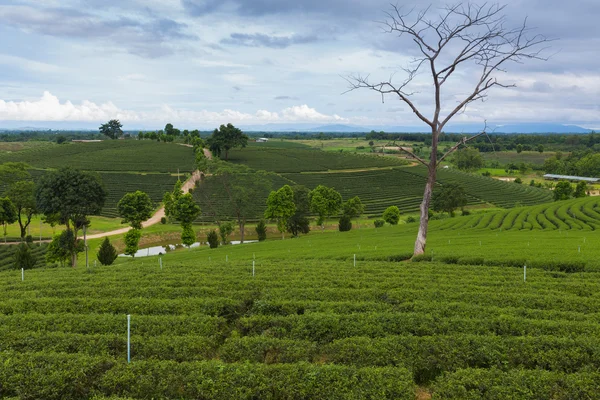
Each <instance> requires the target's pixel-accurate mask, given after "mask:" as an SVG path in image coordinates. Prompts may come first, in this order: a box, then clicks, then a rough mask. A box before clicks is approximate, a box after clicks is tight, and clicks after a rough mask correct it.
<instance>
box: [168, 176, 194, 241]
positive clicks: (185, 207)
mask: <svg viewBox="0 0 600 400" xmlns="http://www.w3.org/2000/svg"><path fill="white" fill-rule="evenodd" d="M181 187H182V183H181V181H177V183H176V184H175V188H174V189H173V192H171V193H169V192H167V193H165V195H164V196H163V202H164V205H165V215H166V216H167V217H168V218H171V219H176V220H177V221H179V224H180V225H181V227H182V228H183V231H182V234H181V235H182V236H181V239H182V241H183V240H184V239H185V240H186V241H187V242H189V240H190V238H191V237H192V236H194V239H195V237H196V234H195V233H194V230H193V228H192V222H194V220H195V219H196V218H197V217H198V216H199V215H200V212H201V211H202V210H201V209H200V206H199V205H198V204H196V202H195V201H194V198H193V197H192V194H191V193H185V194H184V193H183V190H182V189H181ZM193 243H194V242H192V243H191V244H189V246H191V245H192V244H193ZM184 244H185V243H184Z"/></svg>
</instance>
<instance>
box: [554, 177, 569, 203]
mask: <svg viewBox="0 0 600 400" xmlns="http://www.w3.org/2000/svg"><path fill="white" fill-rule="evenodd" d="M572 194H573V186H571V184H570V183H569V182H568V181H559V182H558V183H557V184H556V186H555V187H554V201H559V200H568V199H570V198H571V195H572Z"/></svg>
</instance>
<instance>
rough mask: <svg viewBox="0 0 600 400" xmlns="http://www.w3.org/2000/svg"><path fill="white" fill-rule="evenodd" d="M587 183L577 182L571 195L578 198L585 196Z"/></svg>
mask: <svg viewBox="0 0 600 400" xmlns="http://www.w3.org/2000/svg"><path fill="white" fill-rule="evenodd" d="M586 191H587V184H586V183H585V182H584V181H581V182H578V183H577V186H575V192H573V197H575V198H580V197H585V196H587V194H586Z"/></svg>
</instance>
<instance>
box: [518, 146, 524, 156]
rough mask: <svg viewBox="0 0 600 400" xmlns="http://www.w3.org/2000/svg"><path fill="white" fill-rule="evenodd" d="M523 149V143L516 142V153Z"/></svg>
mask: <svg viewBox="0 0 600 400" xmlns="http://www.w3.org/2000/svg"><path fill="white" fill-rule="evenodd" d="M522 151H523V145H522V144H518V145H517V154H520V153H521V152H522Z"/></svg>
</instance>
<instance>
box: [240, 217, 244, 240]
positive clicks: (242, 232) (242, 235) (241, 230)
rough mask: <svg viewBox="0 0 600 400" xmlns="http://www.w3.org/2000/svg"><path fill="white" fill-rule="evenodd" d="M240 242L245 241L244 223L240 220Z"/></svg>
mask: <svg viewBox="0 0 600 400" xmlns="http://www.w3.org/2000/svg"><path fill="white" fill-rule="evenodd" d="M240 243H244V223H243V222H242V221H240Z"/></svg>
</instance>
